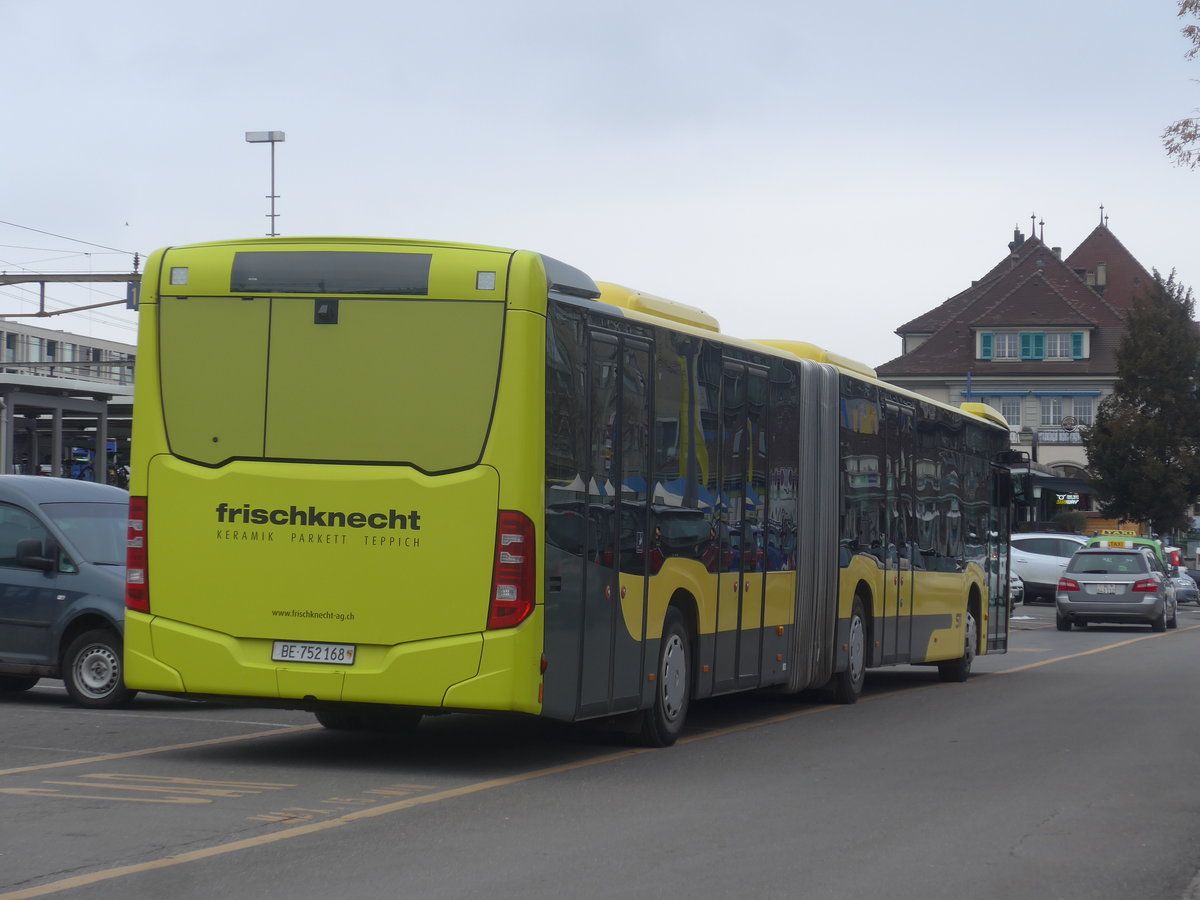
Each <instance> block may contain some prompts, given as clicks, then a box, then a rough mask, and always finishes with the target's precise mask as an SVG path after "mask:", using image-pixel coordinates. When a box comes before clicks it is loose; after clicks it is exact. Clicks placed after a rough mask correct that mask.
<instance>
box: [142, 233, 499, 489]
mask: <svg viewBox="0 0 1200 900" xmlns="http://www.w3.org/2000/svg"><path fill="white" fill-rule="evenodd" d="M257 255H259V256H261V255H262V254H257ZM363 255H365V254H363ZM326 303H336V304H337V305H338V315H337V317H336V323H335V324H332V325H330V324H320V322H321V320H320V318H319V311H320V305H321V304H326ZM158 339H159V358H160V370H161V371H160V378H161V382H162V403H163V417H164V422H165V424H166V431H167V440H168V441H169V444H170V448H171V452H172V453H174V454H175V455H176V456H180V457H183V458H185V459H190V460H193V461H195V462H199V463H203V464H206V465H221V464H222V463H224V462H226V461H228V460H231V459H291V460H312V461H321V462H347V463H407V464H411V465H415V466H417V467H419V468H421V469H423V470H424V471H427V472H444V471H448V470H451V469H459V468H464V467H466V466H470V465H474V464H475V463H477V462H478V461H479V457H480V455H481V454H482V452H483V446H484V442H485V440H486V439H487V433H488V427H489V425H490V424H491V417H492V406H493V404H494V402H495V399H496V386H497V378H498V376H499V370H500V350H501V345H502V342H503V339H504V304H502V303H495V302H476V303H472V302H461V301H437V300H417V299H412V300H383V301H380V300H377V299H374V298H366V297H359V298H349V297H343V298H341V299H336V300H332V299H331V300H325V299H321V298H316V299H314V298H312V297H308V298H291V297H287V298H283V297H252V298H242V297H186V298H184V297H178V298H177V297H162V298H161V299H160V302H159V329H158ZM213 348H217V352H216V353H214V350H213Z"/></svg>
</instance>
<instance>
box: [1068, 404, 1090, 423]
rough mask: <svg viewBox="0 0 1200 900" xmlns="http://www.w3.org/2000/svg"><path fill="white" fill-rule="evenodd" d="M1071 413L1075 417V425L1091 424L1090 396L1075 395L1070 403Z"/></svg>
mask: <svg viewBox="0 0 1200 900" xmlns="http://www.w3.org/2000/svg"><path fill="white" fill-rule="evenodd" d="M1071 415H1073V416H1074V417H1075V424H1076V425H1091V424H1092V398H1091V397H1075V398H1073V402H1072V403H1071Z"/></svg>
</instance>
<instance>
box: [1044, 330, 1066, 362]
mask: <svg viewBox="0 0 1200 900" xmlns="http://www.w3.org/2000/svg"><path fill="white" fill-rule="evenodd" d="M1070 358H1071V335H1070V334H1067V333H1066V332H1063V331H1058V332H1054V331H1052V332H1049V333H1048V334H1047V335H1046V359H1070Z"/></svg>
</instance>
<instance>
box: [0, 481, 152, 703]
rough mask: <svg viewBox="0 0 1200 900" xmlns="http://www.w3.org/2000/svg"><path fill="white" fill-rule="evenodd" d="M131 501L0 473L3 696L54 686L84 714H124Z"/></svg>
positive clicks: (108, 490)
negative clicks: (49, 681) (47, 682)
mask: <svg viewBox="0 0 1200 900" xmlns="http://www.w3.org/2000/svg"><path fill="white" fill-rule="evenodd" d="M128 521H129V493H128V492H127V491H124V490H121V489H120V488H116V487H112V486H110V485H105V484H96V483H95V482H89V481H76V480H73V479H70V478H46V477H41V476H37V475H0V695H2V694H3V693H11V692H14V691H26V690H29V689H30V688H31V687H33V686H34V685H35V684H37V683H38V681H39V679H41V678H61V679H62V680H63V683H64V684H65V686H66V689H67V694H68V696H69V697H70V698H71V700H72V701H73V702H74V703H76V704H78V705H80V706H85V707H90V708H93V709H103V708H109V707H114V706H122V705H124V704H126V703H128V702H129V701H130V700H131V699H132V698H133V696H134V692H133V691H130V690H129V689H128V688H126V687H125V683H124V679H123V672H124V657H123V634H124V622H125V551H126V545H127V543H128Z"/></svg>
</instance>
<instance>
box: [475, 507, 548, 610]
mask: <svg viewBox="0 0 1200 900" xmlns="http://www.w3.org/2000/svg"><path fill="white" fill-rule="evenodd" d="M536 562H537V559H536V554H535V547H534V543H533V522H532V521H530V519H529V517H528V516H526V515H524V514H523V513H519V512H514V511H513V510H507V509H502V510H500V515H499V516H498V517H497V519H496V561H495V565H494V566H493V568H492V600H491V604H490V606H489V607H488V620H487V627H488V628H489V629H492V628H512V627H513V626H514V625H519V624H521V623H522V622H524V621H525V620H526V619H527V618H529V614H530V613H531V612H533V605H534V575H535V565H536Z"/></svg>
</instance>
